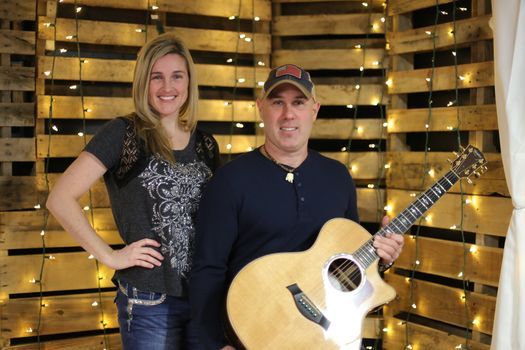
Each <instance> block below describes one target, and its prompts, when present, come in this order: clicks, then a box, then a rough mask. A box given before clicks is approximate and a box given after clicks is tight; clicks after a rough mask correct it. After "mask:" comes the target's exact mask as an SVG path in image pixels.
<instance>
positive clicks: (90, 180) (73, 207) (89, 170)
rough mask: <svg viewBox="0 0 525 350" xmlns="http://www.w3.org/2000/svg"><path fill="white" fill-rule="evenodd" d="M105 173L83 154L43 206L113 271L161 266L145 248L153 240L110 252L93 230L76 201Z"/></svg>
mask: <svg viewBox="0 0 525 350" xmlns="http://www.w3.org/2000/svg"><path fill="white" fill-rule="evenodd" d="M106 171H107V169H106V167H105V166H104V164H102V162H101V161H100V160H99V159H97V158H96V157H95V156H94V155H92V154H91V153H89V152H85V151H84V152H82V153H80V155H79V156H78V158H77V159H76V160H75V161H74V162H73V163H72V164H71V165H70V166H69V167H68V168H67V169H66V171H65V172H64V174H62V176H61V177H60V178H59V180H58V181H57V183H56V184H55V186H54V187H53V190H52V191H51V193H50V194H49V196H48V199H47V203H46V206H47V208H48V209H49V211H50V212H51V213H52V214H53V216H54V217H55V218H56V219H57V220H58V222H59V223H60V224H61V225H62V227H63V228H64V229H65V230H66V231H68V232H69V233H70V234H71V235H72V236H73V237H74V238H75V240H77V241H78V242H79V243H80V245H81V246H82V247H83V248H84V249H85V250H86V251H87V252H89V253H90V254H92V255H93V256H94V257H95V258H96V259H98V260H99V261H100V262H102V263H103V264H105V265H107V266H109V267H110V268H112V269H116V270H119V269H124V268H127V267H131V266H142V267H146V268H153V267H154V266H160V264H161V261H162V259H163V257H162V255H161V254H160V253H159V252H157V251H156V250H154V249H152V248H149V247H148V246H154V247H159V246H160V244H159V243H158V242H156V241H154V240H152V239H142V240H139V241H136V242H133V243H132V244H130V245H127V246H125V247H124V248H123V249H121V250H113V249H112V248H111V247H110V246H109V245H108V244H107V243H106V242H105V241H104V240H103V239H102V238H101V237H100V236H99V235H98V234H97V233H96V232H95V230H94V229H93V227H92V226H91V225H90V223H89V221H88V220H87V218H86V217H85V215H84V212H83V210H82V208H81V207H80V205H79V203H78V199H79V198H80V197H81V196H82V195H84V194H85V193H86V192H87V191H88V190H89V188H90V187H91V186H92V185H93V184H94V183H95V182H96V181H98V180H99V179H100V178H101V177H102V176H103V175H104V173H105V172H106Z"/></svg>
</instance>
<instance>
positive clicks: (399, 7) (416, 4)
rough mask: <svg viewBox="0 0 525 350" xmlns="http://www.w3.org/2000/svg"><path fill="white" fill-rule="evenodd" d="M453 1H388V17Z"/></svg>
mask: <svg viewBox="0 0 525 350" xmlns="http://www.w3.org/2000/svg"><path fill="white" fill-rule="evenodd" d="M453 1H454V0H390V1H389V2H388V7H387V10H388V15H389V16H394V15H399V14H402V13H407V12H412V11H415V10H420V9H424V8H427V7H434V6H436V5H441V4H448V3H450V2H453Z"/></svg>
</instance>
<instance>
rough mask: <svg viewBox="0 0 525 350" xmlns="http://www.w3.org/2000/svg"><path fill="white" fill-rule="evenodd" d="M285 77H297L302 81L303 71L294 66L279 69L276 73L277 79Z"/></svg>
mask: <svg viewBox="0 0 525 350" xmlns="http://www.w3.org/2000/svg"><path fill="white" fill-rule="evenodd" d="M283 75H291V76H293V77H296V78H297V79H301V70H300V69H299V68H297V67H296V66H293V65H286V66H282V67H280V68H277V70H276V71H275V77H276V78H279V77H282V76H283Z"/></svg>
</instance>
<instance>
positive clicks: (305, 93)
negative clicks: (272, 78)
mask: <svg viewBox="0 0 525 350" xmlns="http://www.w3.org/2000/svg"><path fill="white" fill-rule="evenodd" d="M283 84H290V85H293V86H295V87H296V88H298V89H299V91H301V92H302V93H303V95H304V96H306V98H308V99H309V98H311V97H312V93H311V92H310V91H308V90H307V89H306V88H305V87H304V86H303V85H302V84H300V83H298V82H296V81H295V80H288V79H284V80H280V81H278V82H276V83H275V84H273V85H272V87H271V88H270V89H269V90H268V91H265V92H264V95H263V98H267V97H268V95H269V94H270V93H271V92H272V91H273V90H274V89H275V88H276V87H278V86H280V85H283Z"/></svg>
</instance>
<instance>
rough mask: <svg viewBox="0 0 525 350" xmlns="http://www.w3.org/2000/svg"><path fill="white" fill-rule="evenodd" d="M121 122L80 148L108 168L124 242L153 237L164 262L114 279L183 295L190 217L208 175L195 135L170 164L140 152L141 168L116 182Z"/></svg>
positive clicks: (112, 123)
mask: <svg viewBox="0 0 525 350" xmlns="http://www.w3.org/2000/svg"><path fill="white" fill-rule="evenodd" d="M126 123H127V122H126V121H125V120H123V119H122V118H117V119H114V120H112V121H110V122H108V123H107V124H105V125H104V126H103V127H102V128H101V129H100V130H99V132H97V134H96V135H95V136H94V137H93V139H92V140H91V141H90V142H89V144H88V145H87V146H86V148H85V150H86V151H87V152H90V153H91V154H93V155H94V156H95V157H97V158H98V159H99V160H100V161H101V162H102V163H103V164H104V165H105V166H106V167H107V168H108V171H107V172H106V174H105V175H104V181H105V183H106V187H107V190H108V194H109V199H110V202H111V207H112V210H113V216H114V218H115V223H116V225H117V228H118V231H119V233H120V236H121V237H122V239H123V241H124V242H125V243H126V244H130V243H133V242H135V241H137V240H140V239H143V238H151V239H154V240H156V241H157V242H159V243H160V244H161V247H160V248H159V249H158V250H159V251H160V252H161V253H162V255H163V256H164V260H163V262H162V265H161V266H160V267H154V268H153V269H148V268H143V267H131V268H127V269H124V270H118V271H116V272H115V276H114V278H113V280H114V281H115V282H116V281H117V280H119V281H121V282H126V283H129V284H130V285H132V286H134V287H136V288H138V289H140V290H145V291H151V292H158V293H166V294H168V295H172V296H184V295H186V294H187V283H188V279H189V272H190V270H191V260H192V254H193V250H194V236H195V226H194V222H195V215H196V211H197V208H198V204H199V200H200V197H201V192H202V189H203V186H204V184H205V183H206V182H207V181H208V179H209V178H210V177H211V175H212V171H211V169H210V168H209V167H208V166H207V165H206V164H205V163H204V162H203V161H202V160H200V159H199V158H198V157H197V153H196V150H195V138H196V137H195V134H196V133H195V132H194V133H192V135H191V137H190V141H189V143H188V145H187V147H186V148H185V149H183V150H180V151H174V156H175V159H176V163H175V165H171V164H170V163H168V162H167V161H165V160H163V159H160V158H159V157H157V156H154V155H148V154H147V153H141V154H140V155H141V156H142V157H143V159H139V160H138V161H137V162H141V163H142V164H143V169H139V170H140V171H139V172H138V173H136V174H133V176H131V177H130V178H129V179H127V180H126V181H125V182H122V181H119V180H118V178H117V177H116V171H117V170H118V168H119V166H120V164H121V158H122V156H123V154H125V152H126V151H124V153H123V147H124V140H126V137H125V134H126ZM135 175H136V176H135Z"/></svg>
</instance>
